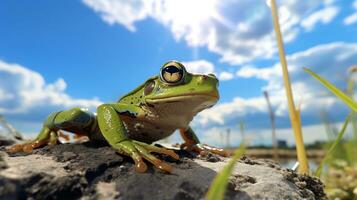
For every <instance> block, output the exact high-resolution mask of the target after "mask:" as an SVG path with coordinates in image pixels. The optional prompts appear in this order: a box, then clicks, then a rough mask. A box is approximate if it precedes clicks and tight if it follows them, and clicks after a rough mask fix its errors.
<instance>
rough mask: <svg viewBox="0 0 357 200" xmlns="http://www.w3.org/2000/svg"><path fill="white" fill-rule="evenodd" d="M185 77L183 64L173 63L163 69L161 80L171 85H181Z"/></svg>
mask: <svg viewBox="0 0 357 200" xmlns="http://www.w3.org/2000/svg"><path fill="white" fill-rule="evenodd" d="M184 75H185V68H184V67H183V65H182V64H180V63H178V62H175V61H172V62H169V63H167V64H165V65H164V66H163V67H162V68H161V76H160V77H161V80H162V81H164V82H166V83H169V84H177V83H181V81H182V80H183V78H184Z"/></svg>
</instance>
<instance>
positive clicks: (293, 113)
mask: <svg viewBox="0 0 357 200" xmlns="http://www.w3.org/2000/svg"><path fill="white" fill-rule="evenodd" d="M268 3H269V5H270V8H271V11H272V17H273V23H274V30H275V34H276V39H277V44H278V48H279V57H280V62H281V66H282V71H283V80H284V85H285V92H286V97H287V100H288V108H289V116H290V121H291V125H292V128H293V131H294V136H295V144H296V151H297V157H298V161H299V164H300V166H299V172H300V173H308V172H309V165H308V160H307V156H306V150H305V146H304V140H303V135H302V129H301V120H300V110H299V109H297V108H296V107H295V103H294V97H293V92H292V89H291V82H290V77H289V71H288V67H287V62H286V56H285V50H284V43H283V38H282V35H281V31H280V25H279V15H278V11H277V6H276V3H275V0H268Z"/></svg>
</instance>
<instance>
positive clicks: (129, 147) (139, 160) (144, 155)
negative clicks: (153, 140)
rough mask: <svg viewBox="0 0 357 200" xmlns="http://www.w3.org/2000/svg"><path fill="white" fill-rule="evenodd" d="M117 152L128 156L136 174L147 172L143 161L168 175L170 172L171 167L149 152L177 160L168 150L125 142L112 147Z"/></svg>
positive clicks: (175, 155) (136, 142) (131, 141)
mask: <svg viewBox="0 0 357 200" xmlns="http://www.w3.org/2000/svg"><path fill="white" fill-rule="evenodd" d="M113 147H114V148H115V149H117V150H118V151H119V153H122V154H126V155H129V156H130V157H131V158H132V159H133V160H134V162H135V170H136V171H137V172H141V173H143V172H145V171H146V170H147V165H146V163H145V162H144V159H145V160H147V161H149V162H150V163H152V164H153V165H154V166H155V167H157V168H159V169H160V170H163V171H165V172H168V173H170V172H171V171H172V167H171V165H169V164H167V163H166V162H164V161H162V160H160V159H158V158H156V157H155V156H154V155H152V154H151V152H156V153H163V154H166V155H169V156H172V157H173V158H175V159H179V156H178V155H177V154H176V153H175V152H173V151H171V150H168V149H164V148H159V147H155V146H152V145H149V144H146V143H142V142H138V141H133V140H126V141H123V142H121V143H119V144H117V145H114V146H113Z"/></svg>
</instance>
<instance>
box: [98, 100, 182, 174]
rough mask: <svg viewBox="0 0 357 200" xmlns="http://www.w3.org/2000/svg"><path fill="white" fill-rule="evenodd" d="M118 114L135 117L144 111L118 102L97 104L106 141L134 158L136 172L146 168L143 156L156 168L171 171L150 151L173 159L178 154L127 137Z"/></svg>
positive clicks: (100, 124)
mask: <svg viewBox="0 0 357 200" xmlns="http://www.w3.org/2000/svg"><path fill="white" fill-rule="evenodd" d="M119 114H125V115H128V114H129V117H134V118H135V117H141V116H142V115H145V112H144V111H143V110H142V109H141V108H140V107H137V106H134V105H127V104H120V103H118V104H103V105H101V106H99V107H98V109H97V117H98V124H99V128H100V130H101V132H102V134H103V136H104V138H105V139H106V140H107V141H108V143H109V144H110V145H111V146H112V147H113V148H114V149H116V150H117V151H118V152H119V153H122V154H126V155H128V156H130V157H131V158H132V159H133V160H134V162H135V166H136V171H138V172H145V171H146V170H147V165H146V164H145V162H144V161H143V158H144V159H146V160H148V161H149V162H151V163H152V164H154V165H155V166H156V167H157V168H159V169H161V170H163V171H167V172H171V170H172V167H171V166H170V165H169V164H167V163H165V162H163V161H161V160H160V159H158V158H156V157H155V156H153V155H152V154H151V152H156V153H162V154H166V155H169V156H171V157H173V158H175V159H179V156H178V155H177V154H176V153H174V152H173V151H172V150H168V149H164V148H159V147H156V146H153V145H149V144H146V143H143V142H139V141H135V140H132V139H129V138H128V137H127V136H126V129H125V127H124V124H123V122H122V120H121V119H120V116H119Z"/></svg>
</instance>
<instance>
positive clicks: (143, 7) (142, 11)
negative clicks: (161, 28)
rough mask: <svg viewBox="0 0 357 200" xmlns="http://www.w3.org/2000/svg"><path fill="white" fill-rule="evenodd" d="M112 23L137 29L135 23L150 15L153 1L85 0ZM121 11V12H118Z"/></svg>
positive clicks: (104, 18) (105, 19) (133, 29)
mask: <svg viewBox="0 0 357 200" xmlns="http://www.w3.org/2000/svg"><path fill="white" fill-rule="evenodd" d="M83 2H84V3H85V4H86V5H88V6H89V7H91V8H92V9H94V11H95V12H97V13H98V14H99V15H100V16H101V18H102V19H103V20H104V21H105V22H107V23H108V24H110V25H113V24H116V23H119V24H122V25H123V26H125V27H126V28H127V29H129V30H130V31H135V30H136V28H135V26H134V23H135V22H136V21H140V20H143V19H145V18H146V17H148V16H149V14H150V13H151V12H152V10H151V7H150V6H151V3H152V1H150V0H146V1H142V0H130V1H126V0H117V1H113V0H100V1H97V0H83ZM118 13H120V14H118Z"/></svg>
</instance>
